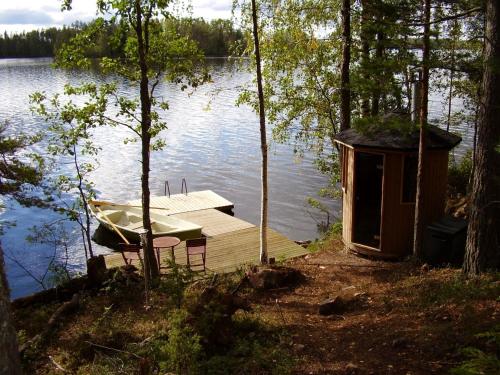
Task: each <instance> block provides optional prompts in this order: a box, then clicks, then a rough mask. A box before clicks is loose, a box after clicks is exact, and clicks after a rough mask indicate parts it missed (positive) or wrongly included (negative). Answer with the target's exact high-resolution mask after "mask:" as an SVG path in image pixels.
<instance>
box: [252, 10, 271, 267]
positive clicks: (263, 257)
mask: <svg viewBox="0 0 500 375" xmlns="http://www.w3.org/2000/svg"><path fill="white" fill-rule="evenodd" d="M252 21H253V40H254V46H255V65H256V70H257V92H258V96H259V121H260V149H261V153H262V165H261V184H262V189H261V194H262V196H261V209H260V263H262V264H267V263H268V261H269V257H268V253H267V206H268V196H267V135H266V113H265V108H264V90H263V89H262V68H261V59H260V46H259V26H258V25H259V24H258V18H257V6H256V4H255V0H252Z"/></svg>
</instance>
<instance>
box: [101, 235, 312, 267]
mask: <svg viewBox="0 0 500 375" xmlns="http://www.w3.org/2000/svg"><path fill="white" fill-rule="evenodd" d="M259 247H260V238H259V228H258V227H255V226H253V227H249V228H245V229H240V230H236V231H232V232H228V233H222V234H219V235H216V236H214V237H210V238H208V240H207V264H206V265H207V268H208V269H209V270H211V271H214V272H233V271H235V270H236V269H238V268H239V267H242V266H244V265H249V264H258V263H259ZM268 252H269V257H274V258H276V259H278V260H279V259H290V258H295V257H298V256H302V255H305V254H307V253H308V251H307V250H306V249H304V248H303V247H302V246H299V245H297V244H296V243H295V242H293V241H291V240H289V239H288V238H286V237H285V236H283V235H281V234H280V233H278V232H276V231H274V230H272V229H268ZM168 256H169V249H164V250H162V253H161V259H162V261H163V260H165V259H166V258H167V257H168ZM175 256H176V262H177V263H179V264H186V244H185V242H181V243H180V244H179V245H178V246H177V247H176V248H175ZM105 259H106V265H107V267H108V268H109V267H117V266H121V265H123V259H122V257H121V254H119V253H113V254H110V255H107V256H105Z"/></svg>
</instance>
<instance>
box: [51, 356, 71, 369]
mask: <svg viewBox="0 0 500 375" xmlns="http://www.w3.org/2000/svg"><path fill="white" fill-rule="evenodd" d="M49 359H50V361H51V362H52V363H53V364H54V366H56V368H57V369H58V370H59V371H62V372H68V371H66V369H65V368H64V367H62V366H61V365H60V364H59V363H57V362H56V360H55V359H54V358H53V357H52V356H51V355H49Z"/></svg>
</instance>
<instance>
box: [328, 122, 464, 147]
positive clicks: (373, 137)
mask: <svg viewBox="0 0 500 375" xmlns="http://www.w3.org/2000/svg"><path fill="white" fill-rule="evenodd" d="M427 130H428V131H427V148H428V149H432V150H451V149H452V148H453V147H455V146H456V145H458V144H459V143H460V142H461V141H462V138H461V137H459V136H458V135H455V134H452V133H448V132H446V131H444V130H442V129H440V128H438V127H437V126H433V125H428V127H427ZM334 139H335V140H336V141H338V142H341V143H345V144H347V145H350V146H353V147H367V148H376V149H390V150H401V151H417V150H418V141H419V130H418V129H416V130H415V131H414V132H412V133H411V134H404V135H403V134H401V133H399V132H396V131H394V130H392V129H380V130H377V131H376V132H370V134H361V133H359V132H357V131H356V130H355V129H347V130H344V131H342V132H340V133H338V134H337V135H336V136H335V137H334Z"/></svg>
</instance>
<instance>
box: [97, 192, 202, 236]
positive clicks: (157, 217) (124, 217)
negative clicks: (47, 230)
mask: <svg viewBox="0 0 500 375" xmlns="http://www.w3.org/2000/svg"><path fill="white" fill-rule="evenodd" d="M88 205H89V208H90V211H91V212H92V214H93V216H94V217H95V218H96V219H97V221H99V223H101V224H102V225H103V226H105V227H106V228H107V229H109V230H111V231H114V232H116V229H115V228H114V227H116V228H118V230H119V231H120V232H121V233H122V234H123V235H124V236H125V237H127V238H128V239H130V240H133V241H138V240H139V237H140V233H141V231H142V230H143V225H142V208H140V207H138V206H132V205H126V204H123V205H122V204H116V203H112V202H100V201H89V202H88ZM150 216H151V229H152V230H153V236H154V237H162V236H174V237H178V238H179V239H181V240H186V239H189V238H199V237H201V236H202V235H201V230H202V227H201V226H199V225H197V224H194V223H191V222H189V221H186V220H181V219H177V218H175V217H173V216H168V215H162V214H159V213H157V212H151V213H150Z"/></svg>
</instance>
